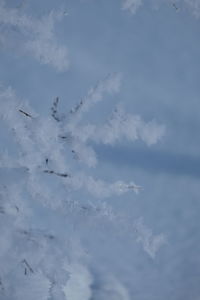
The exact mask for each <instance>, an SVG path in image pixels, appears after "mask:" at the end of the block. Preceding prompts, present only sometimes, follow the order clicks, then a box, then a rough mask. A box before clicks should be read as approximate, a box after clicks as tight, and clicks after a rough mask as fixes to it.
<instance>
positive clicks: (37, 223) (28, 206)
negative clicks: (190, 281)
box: [0, 74, 164, 300]
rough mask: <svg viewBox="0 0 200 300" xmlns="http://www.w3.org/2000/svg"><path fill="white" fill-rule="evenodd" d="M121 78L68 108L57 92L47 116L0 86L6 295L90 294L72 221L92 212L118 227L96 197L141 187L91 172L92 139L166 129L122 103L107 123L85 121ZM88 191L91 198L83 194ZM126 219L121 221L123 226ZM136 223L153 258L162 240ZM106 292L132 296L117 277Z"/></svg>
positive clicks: (0, 261) (0, 288)
mask: <svg viewBox="0 0 200 300" xmlns="http://www.w3.org/2000/svg"><path fill="white" fill-rule="evenodd" d="M120 81H121V76H120V75H119V74H114V75H109V76H108V77H106V78H105V79H104V80H103V81H101V82H99V83H98V84H97V85H96V86H95V87H94V88H92V89H90V90H89V92H88V94H87V95H86V97H85V98H83V99H82V100H81V101H80V102H79V103H78V104H77V105H75V106H74V107H73V108H72V109H71V110H70V111H69V113H66V114H63V113H60V112H59V98H56V99H55V100H54V101H53V104H52V107H51V114H50V116H48V117H41V116H39V115H38V114H37V113H36V112H35V111H34V110H33V109H32V108H31V107H30V105H29V104H28V103H25V102H23V101H20V100H19V99H18V98H17V97H16V95H15V93H14V92H13V91H12V89H10V88H8V89H6V90H4V89H1V90H0V107H1V110H0V118H1V128H2V131H1V133H0V134H1V138H2V140H3V143H4V150H1V153H0V228H1V235H0V243H1V247H0V265H1V270H0V298H1V299H5V300H10V299H12V300H18V299H21V300H25V299H40V300H47V299H52V300H62V299H63V300H64V299H70V300H79V299H81V300H82V299H83V298H82V296H83V295H84V296H85V298H84V299H85V300H87V299H88V300H89V299H90V298H91V297H93V291H92V288H91V285H92V282H93V278H92V273H91V271H90V268H89V267H88V265H89V263H88V260H89V255H88V254H87V250H85V249H82V247H81V232H79V231H78V230H76V231H75V229H74V228H75V225H77V224H79V223H80V222H82V223H81V227H83V228H84V225H85V227H86V226H87V222H89V221H88V219H89V218H90V219H91V218H93V219H94V218H96V219H95V220H96V221H95V222H97V220H98V222H100V221H101V220H102V223H103V220H105V219H106V220H107V221H108V222H110V223H109V224H111V222H116V224H115V226H117V224H118V216H117V215H115V213H114V212H113V209H112V207H111V206H109V204H108V202H107V200H98V201H97V200H95V201H92V200H91V199H93V197H95V198H100V199H102V198H109V197H111V196H120V195H123V194H124V193H127V192H132V191H135V192H136V193H138V192H139V190H140V189H141V187H140V186H138V185H136V184H135V183H134V182H133V181H130V182H123V181H117V182H107V181H105V180H103V179H100V178H95V177H93V176H92V175H91V174H90V172H89V170H90V168H91V167H95V166H96V165H97V164H98V160H97V156H96V153H95V151H94V149H93V147H92V145H94V143H104V144H109V145H114V144H115V143H117V142H119V141H120V140H121V139H122V138H123V139H124V138H125V139H127V140H129V141H135V140H137V139H141V140H142V141H144V142H145V143H146V144H147V145H151V144H154V143H156V142H157V141H158V140H159V139H160V138H161V137H162V135H163V133H164V127H163V126H162V125H159V124H157V123H156V122H155V121H152V122H150V123H145V122H144V121H143V120H142V118H141V117H139V116H132V115H130V114H127V113H125V112H124V110H123V109H122V108H121V106H117V108H116V109H115V110H114V112H113V113H112V114H111V116H110V117H108V121H107V123H106V124H102V125H100V126H97V125H95V124H92V123H89V122H87V124H86V125H84V118H83V117H84V114H85V113H86V112H88V110H89V109H90V108H91V107H92V106H93V105H95V104H96V103H98V102H100V101H103V99H104V98H105V97H106V96H107V95H111V94H114V93H117V92H118V91H119V88H120ZM84 164H85V165H86V166H84ZM80 192H81V194H80ZM84 193H86V194H85V195H88V199H89V200H88V201H87V199H82V195H84ZM80 195H81V196H80ZM86 198H87V197H86ZM81 220H82V221H81ZM91 220H92V219H91ZM123 222H124V221H122V222H121V223H120V222H119V223H120V225H119V226H121V227H123ZM134 226H135V227H136V229H137V240H138V241H140V242H141V243H142V245H143V247H144V250H145V251H147V253H148V254H149V255H150V256H151V257H154V256H155V253H156V251H157V250H158V248H159V247H160V246H161V244H162V243H163V242H164V239H163V238H162V237H159V238H154V237H153V235H152V233H151V232H149V231H148V230H146V229H145V228H144V226H143V225H142V224H141V223H137V224H136V225H134ZM124 228H127V226H126V224H125V223H124ZM124 230H126V229H124ZM79 234H80V236H79ZM116 280H117V279H116ZM117 289H118V290H117ZM106 293H108V294H109V293H110V294H113V295H114V294H115V293H116V294H117V295H120V294H123V295H126V297H125V296H124V298H123V299H128V298H129V297H128V296H127V295H128V292H126V290H125V287H123V286H121V285H120V284H119V285H118V288H116V291H111V287H110V283H105V284H104V291H102V293H101V292H98V295H99V296H98V297H100V295H104V294H106ZM102 297H103V296H102ZM98 299H100V298H98ZM120 299H121V298H120Z"/></svg>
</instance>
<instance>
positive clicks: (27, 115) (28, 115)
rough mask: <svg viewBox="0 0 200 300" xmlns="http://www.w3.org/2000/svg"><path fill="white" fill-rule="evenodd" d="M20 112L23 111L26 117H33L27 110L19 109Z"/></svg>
mask: <svg viewBox="0 0 200 300" xmlns="http://www.w3.org/2000/svg"><path fill="white" fill-rule="evenodd" d="M19 112H20V113H22V114H24V115H25V116H26V117H29V118H32V116H31V115H30V114H28V113H27V112H25V111H23V110H21V109H19Z"/></svg>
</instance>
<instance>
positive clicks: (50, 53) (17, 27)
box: [0, 1, 69, 71]
mask: <svg viewBox="0 0 200 300" xmlns="http://www.w3.org/2000/svg"><path fill="white" fill-rule="evenodd" d="M63 16H64V14H63V13H62V12H61V11H59V12H54V11H52V12H50V13H49V14H48V15H46V16H43V17H42V18H41V19H35V18H33V17H32V16H29V15H26V14H23V13H21V11H20V10H18V9H16V8H8V7H7V6H6V5H5V3H4V2H2V1H1V2H0V20H1V21H0V22H1V24H3V25H4V26H3V27H2V28H1V29H0V33H1V36H2V37H1V40H2V43H3V44H4V45H5V46H6V47H9V44H10V43H13V42H12V39H14V40H15V39H16V40H18V39H19V38H20V44H19V43H16V45H21V47H22V49H21V51H22V52H23V51H25V52H27V53H29V54H31V55H32V56H33V57H35V59H37V60H38V61H40V62H41V63H42V64H49V65H51V66H52V67H54V68H55V69H56V70H58V71H65V70H67V69H68V67H69V59H68V51H67V48H66V47H65V46H62V45H59V44H58V42H57V40H56V34H55V32H54V31H55V24H56V22H58V21H60V20H61V19H62V18H63ZM4 31H5V32H4Z"/></svg>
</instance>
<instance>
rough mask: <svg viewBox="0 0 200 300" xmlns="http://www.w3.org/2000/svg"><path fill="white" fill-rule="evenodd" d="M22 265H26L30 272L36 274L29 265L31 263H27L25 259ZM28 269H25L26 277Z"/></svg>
mask: <svg viewBox="0 0 200 300" xmlns="http://www.w3.org/2000/svg"><path fill="white" fill-rule="evenodd" d="M22 263H23V264H25V266H26V267H27V268H28V269H29V271H30V272H31V273H34V271H33V269H32V268H31V266H30V265H29V263H28V262H27V260H26V259H23V261H22ZM26 267H25V270H24V272H25V275H27V269H26Z"/></svg>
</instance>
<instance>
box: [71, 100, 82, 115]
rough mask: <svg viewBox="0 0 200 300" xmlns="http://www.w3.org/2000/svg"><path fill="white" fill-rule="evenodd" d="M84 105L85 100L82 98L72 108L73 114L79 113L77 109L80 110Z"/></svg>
mask: <svg viewBox="0 0 200 300" xmlns="http://www.w3.org/2000/svg"><path fill="white" fill-rule="evenodd" d="M82 106H83V100H81V101H80V102H79V103H78V104H77V105H76V106H75V107H74V108H72V109H71V110H70V113H71V114H75V113H77V111H79V110H80V109H81V107H82Z"/></svg>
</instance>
